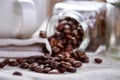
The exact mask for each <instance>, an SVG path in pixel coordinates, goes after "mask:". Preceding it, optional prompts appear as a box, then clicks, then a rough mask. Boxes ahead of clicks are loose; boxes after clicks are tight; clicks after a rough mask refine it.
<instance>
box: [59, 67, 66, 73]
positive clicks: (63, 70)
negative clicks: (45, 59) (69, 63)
mask: <svg viewBox="0 0 120 80" xmlns="http://www.w3.org/2000/svg"><path fill="white" fill-rule="evenodd" d="M58 70H59V72H60V73H64V72H65V71H66V69H65V68H63V67H58Z"/></svg>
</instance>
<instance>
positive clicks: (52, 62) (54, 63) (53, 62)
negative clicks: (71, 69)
mask: <svg viewBox="0 0 120 80" xmlns="http://www.w3.org/2000/svg"><path fill="white" fill-rule="evenodd" d="M50 67H51V68H53V69H56V68H57V67H58V62H56V61H51V62H50Z"/></svg>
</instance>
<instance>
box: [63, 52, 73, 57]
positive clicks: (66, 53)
mask: <svg viewBox="0 0 120 80" xmlns="http://www.w3.org/2000/svg"><path fill="white" fill-rule="evenodd" d="M62 54H63V56H64V57H65V58H69V57H71V55H70V53H69V52H63V53H62Z"/></svg>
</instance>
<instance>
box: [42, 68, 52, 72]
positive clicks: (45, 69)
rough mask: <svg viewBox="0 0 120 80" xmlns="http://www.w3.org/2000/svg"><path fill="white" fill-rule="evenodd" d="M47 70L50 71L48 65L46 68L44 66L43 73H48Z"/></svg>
mask: <svg viewBox="0 0 120 80" xmlns="http://www.w3.org/2000/svg"><path fill="white" fill-rule="evenodd" d="M49 71H51V68H50V67H46V68H44V70H43V72H44V73H48V72H49Z"/></svg>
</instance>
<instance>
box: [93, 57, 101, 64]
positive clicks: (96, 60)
mask: <svg viewBox="0 0 120 80" xmlns="http://www.w3.org/2000/svg"><path fill="white" fill-rule="evenodd" d="M102 61H103V60H102V59H101V58H95V62H96V63H98V64H100V63H102Z"/></svg>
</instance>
